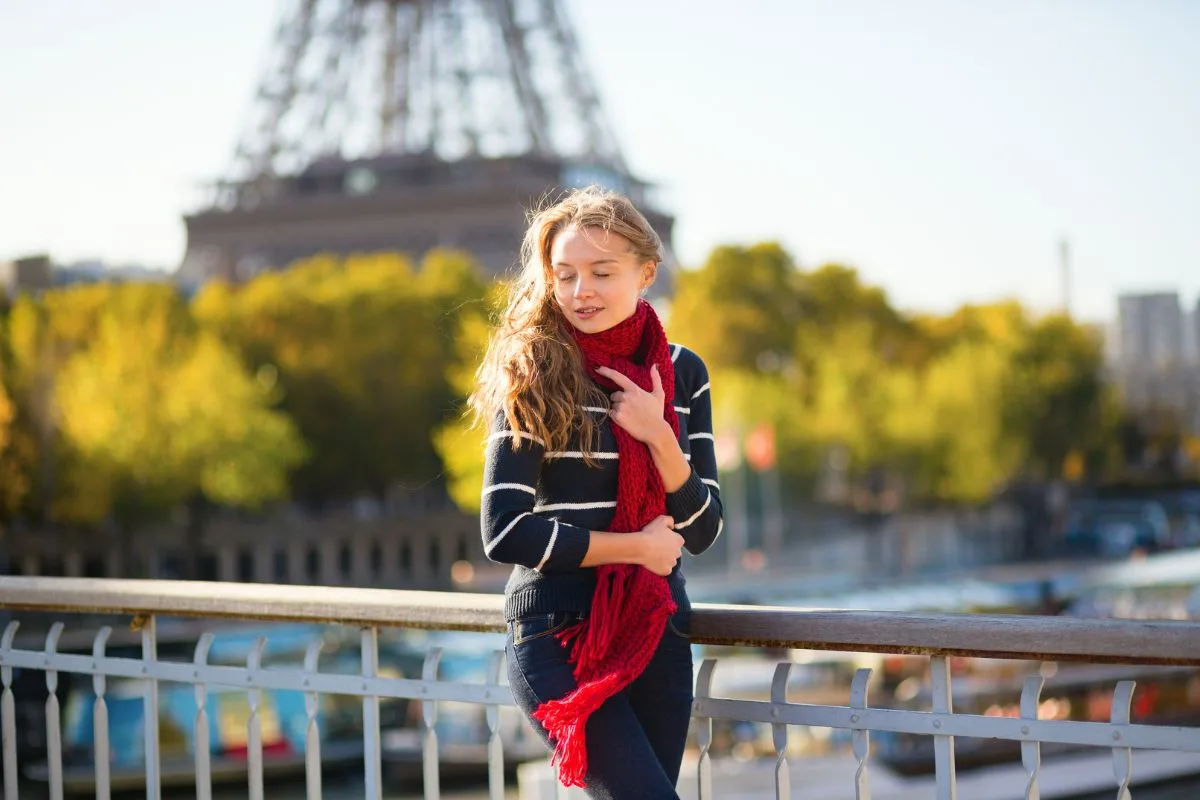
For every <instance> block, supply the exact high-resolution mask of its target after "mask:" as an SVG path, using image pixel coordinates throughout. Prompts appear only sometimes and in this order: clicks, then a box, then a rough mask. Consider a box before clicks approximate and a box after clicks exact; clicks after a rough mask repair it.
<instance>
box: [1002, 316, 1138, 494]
mask: <svg viewBox="0 0 1200 800" xmlns="http://www.w3.org/2000/svg"><path fill="white" fill-rule="evenodd" d="M1103 369H1104V355H1103V345H1102V343H1101V341H1100V339H1099V337H1098V336H1096V335H1094V334H1093V333H1092V332H1091V331H1089V330H1087V329H1085V328H1083V327H1082V326H1080V325H1077V324H1076V323H1075V322H1074V321H1072V320H1071V319H1070V318H1069V317H1066V316H1062V315H1054V316H1048V317H1045V318H1043V319H1041V320H1039V321H1038V322H1036V323H1035V324H1034V325H1033V326H1032V327H1031V328H1030V330H1029V331H1028V332H1027V333H1026V335H1025V336H1024V337H1023V339H1022V341H1021V343H1020V344H1019V346H1018V347H1017V348H1016V351H1015V353H1014V354H1013V369H1012V374H1011V376H1010V379H1009V380H1008V381H1007V383H1006V386H1005V398H1006V404H1005V414H1004V420H1005V423H1006V425H1007V426H1008V428H1009V430H1011V431H1012V432H1013V434H1014V435H1016V436H1019V437H1021V438H1023V439H1025V440H1026V441H1028V442H1029V467H1030V468H1031V471H1032V472H1033V473H1034V474H1035V475H1038V476H1041V477H1043V478H1048V479H1054V478H1058V477H1060V476H1061V475H1062V473H1063V466H1064V464H1065V463H1066V461H1067V457H1068V455H1069V454H1071V453H1072V452H1077V453H1080V454H1081V455H1084V456H1085V457H1086V458H1087V460H1088V461H1090V462H1091V463H1092V464H1093V468H1095V466H1096V465H1098V464H1100V463H1103V462H1104V461H1105V460H1106V453H1105V450H1106V449H1107V447H1106V443H1107V442H1111V441H1113V438H1114V436H1115V433H1116V430H1115V426H1116V424H1117V423H1118V415H1117V413H1116V408H1115V406H1116V403H1115V397H1114V395H1113V393H1112V391H1111V390H1110V388H1109V387H1108V386H1107V385H1106V382H1105V380H1104V377H1103Z"/></svg>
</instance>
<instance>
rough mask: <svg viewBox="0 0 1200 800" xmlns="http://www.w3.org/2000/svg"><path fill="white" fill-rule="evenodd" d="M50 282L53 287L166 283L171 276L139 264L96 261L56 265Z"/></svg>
mask: <svg viewBox="0 0 1200 800" xmlns="http://www.w3.org/2000/svg"><path fill="white" fill-rule="evenodd" d="M51 280H52V282H53V284H54V285H55V286H73V285H75V284H79V283H167V282H169V281H170V280H171V274H170V273H169V272H167V271H165V270H162V269H155V268H154V267H147V266H143V265H141V264H109V263H107V262H105V261H100V260H98V259H93V260H86V261H75V262H73V263H70V264H56V265H55V266H54V269H53V274H52V276H51Z"/></svg>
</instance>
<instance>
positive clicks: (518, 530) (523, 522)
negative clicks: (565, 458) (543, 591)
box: [479, 414, 590, 572]
mask: <svg viewBox="0 0 1200 800" xmlns="http://www.w3.org/2000/svg"><path fill="white" fill-rule="evenodd" d="M514 445H515V446H514ZM544 452H545V447H544V445H543V443H542V442H541V441H540V440H539V439H537V438H536V437H534V436H531V435H530V434H527V433H520V434H517V433H514V432H513V431H512V430H511V429H510V428H509V426H508V424H507V421H506V420H505V419H504V416H503V415H502V414H501V415H497V419H496V420H495V422H494V423H493V425H492V429H491V432H490V435H489V436H488V440H487V445H486V450H485V457H484V472H483V494H482V497H481V498H480V504H479V516H480V531H481V533H482V535H483V552H484V553H485V554H486V555H487V557H488V558H489V559H491V560H492V561H496V562H498V563H501V564H520V565H521V566H524V567H528V568H530V569H534V570H538V571H539V572H565V571H569V570H574V569H578V568H579V565H580V563H582V562H583V558H584V556H585V555H587V550H588V545H589V540H590V534H589V533H588V531H587V530H585V529H584V528H580V527H579V526H577V525H568V524H567V523H565V522H559V521H558V520H556V519H550V518H548V517H545V516H543V515H541V514H539V513H537V506H536V503H537V491H538V490H537V486H538V475H539V473H540V472H541V468H542V455H543V453H544Z"/></svg>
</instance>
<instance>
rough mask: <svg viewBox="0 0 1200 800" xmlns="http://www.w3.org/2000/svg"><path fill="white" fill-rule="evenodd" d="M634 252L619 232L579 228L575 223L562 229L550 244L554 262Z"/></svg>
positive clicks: (618, 257)
mask: <svg viewBox="0 0 1200 800" xmlns="http://www.w3.org/2000/svg"><path fill="white" fill-rule="evenodd" d="M632 254H633V245H632V244H630V242H629V240H628V239H626V238H625V237H624V236H622V235H621V234H619V233H613V232H612V231H609V230H606V229H604V228H595V227H592V228H578V227H576V226H574V225H572V226H571V227H568V228H564V229H563V230H561V231H560V232H559V233H558V235H557V236H555V237H554V241H553V242H552V243H551V244H550V261H551V263H552V264H560V263H562V264H575V263H577V262H578V263H590V262H593V261H600V260H607V259H615V260H619V261H624V260H626V259H625V258H624V257H625V256H629V255H632Z"/></svg>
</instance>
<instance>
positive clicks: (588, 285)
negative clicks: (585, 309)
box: [575, 275, 592, 298]
mask: <svg viewBox="0 0 1200 800" xmlns="http://www.w3.org/2000/svg"><path fill="white" fill-rule="evenodd" d="M591 293H592V282H591V281H590V280H589V279H588V278H587V277H586V276H584V275H580V276H579V277H577V278H576V279H575V297H576V298H583V297H588V296H590V295H591Z"/></svg>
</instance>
